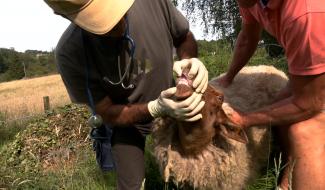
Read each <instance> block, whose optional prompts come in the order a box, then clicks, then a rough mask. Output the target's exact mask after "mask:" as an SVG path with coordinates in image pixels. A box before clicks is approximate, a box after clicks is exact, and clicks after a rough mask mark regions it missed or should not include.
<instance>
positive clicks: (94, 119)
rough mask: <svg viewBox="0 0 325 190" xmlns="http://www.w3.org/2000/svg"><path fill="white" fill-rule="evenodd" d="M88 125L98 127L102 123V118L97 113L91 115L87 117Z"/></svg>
mask: <svg viewBox="0 0 325 190" xmlns="http://www.w3.org/2000/svg"><path fill="white" fill-rule="evenodd" d="M88 125H89V126H91V127H92V128H98V127H100V126H102V125H103V118H102V117H101V116H100V115H98V114H96V115H92V116H91V117H90V118H89V119H88Z"/></svg>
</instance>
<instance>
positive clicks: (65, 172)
mask: <svg viewBox="0 0 325 190" xmlns="http://www.w3.org/2000/svg"><path fill="white" fill-rule="evenodd" d="M214 47H215V48H214V49H215V52H200V59H201V60H202V62H203V63H204V64H205V65H206V67H207V69H208V71H209V78H210V79H211V78H213V77H215V76H217V75H219V74H220V73H223V72H225V71H226V69H227V68H228V66H229V62H230V61H231V57H232V53H233V52H232V50H231V48H230V46H227V45H224V44H223V45H222V44H221V45H220V44H216V45H215V46H214ZM259 64H267V65H274V66H275V67H277V68H278V69H281V70H283V71H287V66H286V60H285V59H284V58H283V57H280V58H276V59H274V58H270V57H269V56H268V55H267V53H266V51H265V50H264V49H263V48H259V49H258V51H257V52H256V53H255V55H254V57H253V58H252V59H251V60H250V62H249V65H259ZM58 112H59V113H60V114H61V116H64V117H67V118H68V119H67V120H66V121H65V120H62V119H60V118H59V119H58V122H62V126H63V128H62V130H66V131H68V132H73V130H72V128H69V127H64V126H70V125H71V123H75V124H77V125H75V126H77V128H78V126H79V125H80V124H85V122H86V119H87V118H88V114H89V113H87V112H85V111H83V110H79V108H75V107H73V106H72V107H69V106H67V107H64V108H60V109H59V110H58ZM75 112H77V114H76V115H74V114H75ZM52 114H53V113H52ZM48 117H52V118H55V115H51V113H49V115H48ZM48 117H44V118H34V119H32V120H29V121H25V122H12V123H9V124H8V123H6V122H4V121H5V119H6V118H5V115H4V114H1V113H0V163H1V165H0V189H2V188H4V189H46V190H48V189H50V190H51V189H69V190H70V189H71V190H73V189H78V190H79V189H81V190H83V189H84V190H88V189H89V190H90V189H91V190H93V189H94V190H97V189H98V190H102V189H116V186H115V180H116V175H115V173H114V172H110V173H103V172H101V171H100V170H99V168H98V166H97V163H96V160H95V153H94V152H93V151H92V147H91V142H90V141H87V143H86V144H85V146H83V147H81V148H77V149H75V150H74V153H75V154H74V155H75V158H74V161H73V162H71V163H68V164H67V163H65V164H62V165H57V166H56V167H57V168H52V169H49V168H47V169H44V168H42V166H41V164H42V160H41V157H40V156H39V155H38V154H37V151H36V153H35V152H33V151H31V150H46V149H47V148H48V149H50V148H51V146H53V147H54V146H55V147H56V148H60V147H65V148H66V147H74V146H75V145H77V144H78V143H79V142H81V141H80V139H82V138H84V137H85V136H82V138H80V139H79V141H78V140H74V139H73V138H74V137H73V135H71V134H70V133H67V134H65V135H66V136H64V137H62V140H60V139H59V138H57V137H56V136H55V133H53V131H54V129H53V128H51V126H53V125H56V124H57V123H56V122H54V123H53V121H51V119H49V118H48ZM61 120H62V121H61ZM74 128H76V127H74ZM87 133H88V131H87V130H85V131H83V133H82V134H83V135H85V134H87ZM35 134H38V135H39V136H36V137H37V138H40V139H42V140H44V143H40V144H37V143H35V146H36V148H35V149H27V150H28V151H29V152H28V151H25V153H24V154H21V152H22V151H24V150H25V149H24V143H25V141H26V139H24V137H23V135H27V137H29V138H30V139H32V138H36V137H35ZM28 135H29V136H28ZM63 139H68V140H67V141H66V142H64V143H66V144H64V143H63V142H62V143H63V144H60V142H58V141H63ZM25 146H26V145H25ZM279 159H280V158H278V156H275V154H272V155H271V157H270V160H271V161H270V163H269V165H268V166H267V167H266V168H265V169H264V170H263V171H262V174H261V176H260V178H259V179H257V180H256V182H255V183H254V184H252V185H250V186H249V187H247V188H246V189H247V190H259V189H263V190H268V189H269V190H271V189H274V188H275V186H276V184H277V180H278V177H279V171H280V170H282V168H283V163H282V164H281V163H280V161H279ZM280 160H281V159H280ZM275 163H276V164H275ZM58 166H60V167H58ZM145 167H146V170H145V171H146V174H145V176H146V183H145V189H148V190H172V189H178V188H177V187H176V186H175V185H173V184H172V183H165V182H163V180H162V178H161V176H160V173H159V169H158V166H157V164H156V161H155V158H154V157H153V153H152V139H151V136H148V138H147V144H146V150H145Z"/></svg>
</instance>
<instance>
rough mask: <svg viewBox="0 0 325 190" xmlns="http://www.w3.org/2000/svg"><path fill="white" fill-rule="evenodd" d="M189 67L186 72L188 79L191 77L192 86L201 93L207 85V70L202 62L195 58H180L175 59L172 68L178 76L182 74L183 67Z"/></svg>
mask: <svg viewBox="0 0 325 190" xmlns="http://www.w3.org/2000/svg"><path fill="white" fill-rule="evenodd" d="M189 66H190V67H191V68H190V71H189V73H188V76H189V78H190V79H193V78H194V80H193V84H192V85H193V88H194V89H195V91H196V92H198V93H203V92H205V90H206V89H207V86H208V77H209V74H208V70H207V69H206V68H205V66H204V64H203V63H202V62H201V61H200V60H199V59H197V58H191V59H182V60H180V61H175V63H174V67H173V70H174V72H175V73H176V74H177V76H178V77H180V76H181V75H182V71H183V69H185V68H187V67H189Z"/></svg>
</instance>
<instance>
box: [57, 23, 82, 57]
mask: <svg viewBox="0 0 325 190" xmlns="http://www.w3.org/2000/svg"><path fill="white" fill-rule="evenodd" d="M81 31H82V30H81V29H80V28H79V27H78V26H76V25H75V24H73V23H71V24H70V25H69V26H68V28H67V29H66V30H65V31H64V33H63V34H62V36H61V38H60V40H59V42H58V44H57V46H56V56H60V55H62V54H69V53H71V52H73V50H74V49H78V48H80V46H81V42H82V41H81V39H82V38H81V37H82V36H81Z"/></svg>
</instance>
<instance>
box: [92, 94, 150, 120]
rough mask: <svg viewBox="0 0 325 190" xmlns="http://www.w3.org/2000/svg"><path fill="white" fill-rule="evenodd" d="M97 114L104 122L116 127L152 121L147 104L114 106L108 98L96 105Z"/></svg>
mask: <svg viewBox="0 0 325 190" xmlns="http://www.w3.org/2000/svg"><path fill="white" fill-rule="evenodd" d="M96 112H97V113H98V114H99V115H101V116H102V117H103V120H104V122H106V123H110V124H113V125H116V126H128V125H132V124H135V123H142V122H148V121H150V120H152V116H151V115H150V113H149V111H148V108H147V104H129V105H120V104H112V102H111V101H110V100H109V99H108V98H105V99H104V100H103V101H101V102H100V103H99V104H98V105H96Z"/></svg>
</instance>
